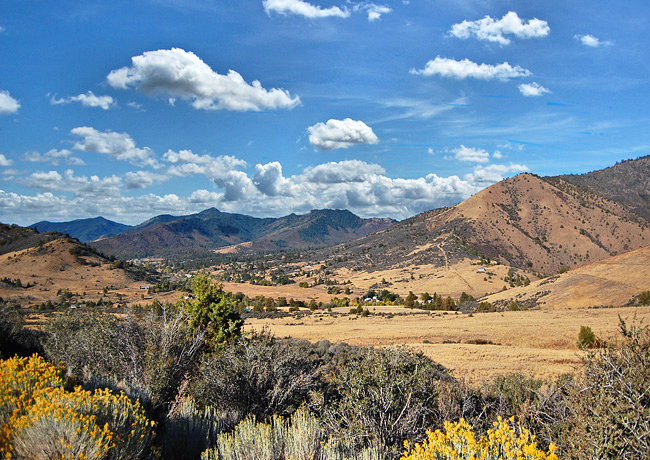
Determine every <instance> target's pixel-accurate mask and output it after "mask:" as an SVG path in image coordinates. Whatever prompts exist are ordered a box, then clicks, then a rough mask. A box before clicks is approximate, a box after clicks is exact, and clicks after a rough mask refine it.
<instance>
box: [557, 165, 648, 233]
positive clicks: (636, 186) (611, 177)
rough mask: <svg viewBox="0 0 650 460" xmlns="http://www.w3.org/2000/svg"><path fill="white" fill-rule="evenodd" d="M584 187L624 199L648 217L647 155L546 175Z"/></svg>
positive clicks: (616, 199) (613, 198)
mask: <svg viewBox="0 0 650 460" xmlns="http://www.w3.org/2000/svg"><path fill="white" fill-rule="evenodd" d="M554 179H559V180H564V181H566V182H570V183H572V184H574V185H578V186H580V187H585V188H587V189H589V190H591V191H593V192H595V193H597V194H599V195H601V196H604V197H605V198H609V199H610V200H613V201H617V202H619V203H623V204H625V205H627V206H629V207H630V208H632V209H633V210H634V211H635V212H636V213H638V214H639V215H641V216H643V217H645V218H646V219H648V220H650V155H646V156H644V157H641V158H637V159H636V160H627V161H622V162H620V163H617V164H616V165H614V166H612V167H610V168H605V169H600V170H598V171H592V172H590V173H587V174H569V175H565V176H558V177H557V178H549V180H551V181H552V182H553V181H554Z"/></svg>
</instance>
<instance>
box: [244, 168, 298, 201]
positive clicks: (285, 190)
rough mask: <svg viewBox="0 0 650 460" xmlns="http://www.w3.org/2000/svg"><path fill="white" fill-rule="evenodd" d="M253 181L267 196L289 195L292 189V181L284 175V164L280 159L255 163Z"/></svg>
mask: <svg viewBox="0 0 650 460" xmlns="http://www.w3.org/2000/svg"><path fill="white" fill-rule="evenodd" d="M253 183H254V184H255V187H257V189H258V190H259V191H260V192H261V193H263V194H264V195H267V196H278V195H289V194H291V191H292V186H291V182H290V181H288V180H287V179H286V178H285V177H284V176H283V175H282V164H280V162H279V161H272V162H271V163H267V164H264V165H262V164H257V165H255V175H254V176H253Z"/></svg>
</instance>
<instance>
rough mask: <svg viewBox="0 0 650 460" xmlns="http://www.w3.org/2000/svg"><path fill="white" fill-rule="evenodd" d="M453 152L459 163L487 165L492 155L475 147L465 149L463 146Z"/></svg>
mask: <svg viewBox="0 0 650 460" xmlns="http://www.w3.org/2000/svg"><path fill="white" fill-rule="evenodd" d="M452 152H454V154H455V157H456V159H457V160H459V161H469V162H473V163H487V162H488V161H490V154H489V153H488V152H487V151H485V150H483V149H477V148H474V147H465V146H464V145H462V144H461V146H460V147H456V148H455V149H452Z"/></svg>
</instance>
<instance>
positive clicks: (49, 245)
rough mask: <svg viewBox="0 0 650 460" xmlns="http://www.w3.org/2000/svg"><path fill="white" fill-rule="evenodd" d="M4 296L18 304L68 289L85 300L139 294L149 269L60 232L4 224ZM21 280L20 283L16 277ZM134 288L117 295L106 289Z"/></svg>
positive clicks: (0, 233)
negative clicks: (109, 254) (111, 257)
mask: <svg viewBox="0 0 650 460" xmlns="http://www.w3.org/2000/svg"><path fill="white" fill-rule="evenodd" d="M0 274H2V276H0V297H1V298H2V299H4V300H11V301H15V302H17V303H18V304H19V305H23V306H26V305H34V304H39V303H41V302H47V301H52V302H55V303H56V302H57V300H58V298H59V294H60V293H61V292H63V291H66V290H69V291H70V292H71V293H76V294H78V295H79V298H81V297H83V298H84V299H85V300H95V301H96V300H98V299H99V298H102V297H103V298H105V299H107V298H111V299H112V300H113V301H117V300H119V299H122V300H123V301H125V302H126V301H128V300H134V299H139V298H141V293H140V292H138V291H139V290H138V289H137V286H139V285H140V283H142V282H139V281H138V280H139V279H142V278H143V277H149V280H150V281H156V280H155V278H154V277H151V276H152V274H151V273H145V272H143V271H140V270H138V268H137V267H131V266H128V265H127V264H124V263H120V262H116V261H113V260H109V259H107V258H106V257H104V256H102V255H101V254H99V253H97V252H96V251H95V250H94V249H93V248H92V247H90V246H88V245H86V244H83V243H80V242H79V240H76V239H74V238H71V237H70V236H68V235H63V234H60V233H44V234H39V233H37V231H36V230H34V229H31V228H23V227H17V226H8V225H3V224H0ZM18 280H19V281H18ZM127 286H132V287H134V289H132V290H131V291H130V292H128V293H126V292H125V293H124V295H121V296H119V297H118V296H117V295H115V294H114V293H110V292H108V291H106V290H104V288H109V289H110V290H113V289H126V287H127Z"/></svg>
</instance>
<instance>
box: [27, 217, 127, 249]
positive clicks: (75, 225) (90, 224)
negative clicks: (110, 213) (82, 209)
mask: <svg viewBox="0 0 650 460" xmlns="http://www.w3.org/2000/svg"><path fill="white" fill-rule="evenodd" d="M30 228H35V229H36V230H38V231H39V232H59V233H67V234H68V235H70V236H72V237H73V238H77V239H78V240H79V241H82V242H84V243H87V242H89V241H94V240H96V239H97V238H100V237H109V236H113V235H118V234H120V233H122V232H124V231H126V230H128V229H130V228H131V226H130V225H125V224H120V223H119V222H113V221H112V220H108V219H104V218H103V217H101V216H100V217H94V218H92V219H77V220H71V221H69V222H48V221H45V220H44V221H41V222H37V223H35V224H32V225H30Z"/></svg>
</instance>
